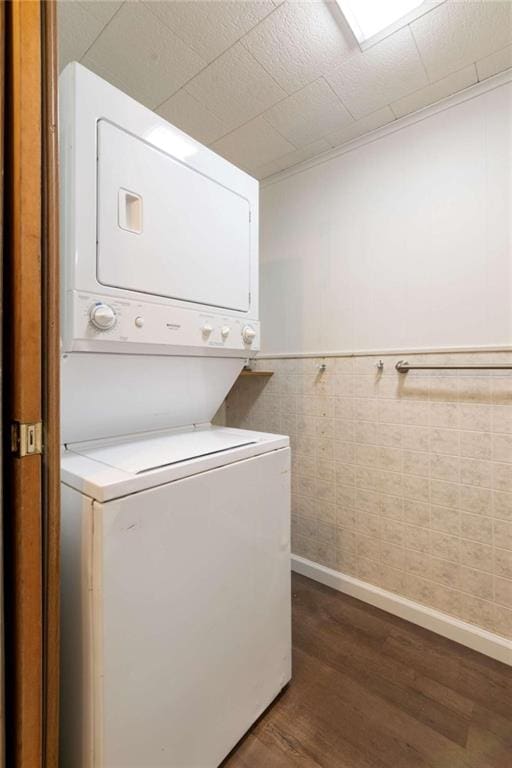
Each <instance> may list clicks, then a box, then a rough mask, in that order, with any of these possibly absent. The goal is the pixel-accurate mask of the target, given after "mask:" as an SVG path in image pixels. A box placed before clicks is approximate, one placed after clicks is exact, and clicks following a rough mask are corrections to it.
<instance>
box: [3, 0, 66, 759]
mask: <svg viewBox="0 0 512 768" xmlns="http://www.w3.org/2000/svg"><path fill="white" fill-rule="evenodd" d="M3 6H4V8H3V11H4V13H5V36H6V45H5V63H6V75H7V76H6V78H5V79H4V82H5V89H6V110H5V123H4V125H5V128H6V131H5V133H6V144H5V147H6V174H5V200H6V203H5V206H4V211H5V229H4V231H3V233H2V235H3V249H4V250H3V256H4V259H3V261H4V285H3V310H4V315H3V317H4V322H3V363H4V365H3V370H4V372H7V375H5V374H4V382H3V383H4V397H3V420H2V427H3V429H2V432H3V435H4V454H3V480H4V483H3V489H4V499H3V522H4V533H5V539H4V541H5V548H4V553H5V565H4V575H5V618H6V646H5V652H6V683H7V685H6V718H7V728H6V759H7V765H9V766H13V768H43V767H44V768H57V759H58V758H57V753H58V749H57V743H58V733H57V728H58V666H59V664H58V626H59V617H58V604H59V571H58V560H59V484H60V478H59V405H58V404H59V388H58V377H59V325H58V317H59V290H58V184H57V178H58V170H57V112H56V104H57V66H56V56H57V41H56V8H55V2H54V0H10V1H9V2H7V3H3ZM7 320H8V321H7ZM27 423H30V424H38V423H42V428H43V449H42V453H41V454H39V453H37V452H36V453H32V454H29V455H24V456H19V455H18V454H17V451H16V448H17V447H18V446H17V445H16V441H14V443H13V442H11V443H10V442H9V441H8V440H7V439H6V436H7V435H8V433H9V432H10V431H11V425H15V424H27ZM13 434H15V433H13Z"/></svg>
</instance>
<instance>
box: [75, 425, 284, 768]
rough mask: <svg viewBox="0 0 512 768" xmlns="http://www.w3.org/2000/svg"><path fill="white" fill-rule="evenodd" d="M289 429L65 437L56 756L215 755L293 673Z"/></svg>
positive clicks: (160, 758) (183, 758) (151, 761)
mask: <svg viewBox="0 0 512 768" xmlns="http://www.w3.org/2000/svg"><path fill="white" fill-rule="evenodd" d="M289 472H290V457H289V449H288V448H287V440H286V439H285V438H282V437H278V436H275V435H262V434H259V433H253V432H245V431H241V430H230V429H223V428H211V427H206V428H202V429H195V430H180V431H175V432H173V431H169V432H163V433H154V434H150V435H144V436H143V437H140V436H139V437H135V438H129V439H122V440H114V441H110V440H101V441H97V442H92V443H79V444H78V445H75V444H73V445H69V446H68V450H67V452H66V455H65V457H64V460H63V464H62V480H63V483H64V486H63V507H64V510H65V514H64V515H63V519H62V545H63V549H64V552H65V557H64V558H63V565H62V583H63V590H62V611H63V614H64V616H65V617H66V626H67V631H66V632H64V634H63V645H62V657H63V666H62V675H63V680H64V692H65V693H64V701H63V706H64V709H63V768H64V766H69V768H72V767H73V768H77V767H78V766H100V765H101V766H109V767H110V766H111V767H112V768H114V766H115V767H116V768H121V767H122V768H128V766H137V767H138V768H142V766H144V768H146V766H148V767H149V766H172V768H185V766H186V767H187V768H202V767H203V766H204V767H205V768H206V767H207V766H208V767H210V766H217V765H218V764H219V763H220V762H221V761H222V759H223V758H224V757H225V755H226V754H227V753H228V752H229V751H230V750H231V749H232V747H233V746H234V745H235V744H236V742H237V741H238V740H239V739H240V737H241V736H242V734H243V733H244V732H245V731H246V730H247V728H249V726H250V725H251V723H253V722H254V721H255V720H256V718H257V717H258V716H259V715H260V714H261V713H262V711H263V710H264V709H265V708H266V707H267V706H268V704H269V703H270V702H271V701H272V700H273V698H274V697H275V696H276V695H277V694H278V693H279V691H280V690H281V688H282V687H283V686H284V685H285V684H286V683H287V681H288V680H289V678H290V623H289V602H290V583H289V580H290V551H289V515H288V508H289V486H290V483H289V480H290V478H289Z"/></svg>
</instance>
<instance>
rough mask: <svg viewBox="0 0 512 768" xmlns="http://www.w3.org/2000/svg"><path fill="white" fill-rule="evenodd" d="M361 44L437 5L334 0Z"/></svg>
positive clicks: (408, 0) (420, 0)
mask: <svg viewBox="0 0 512 768" xmlns="http://www.w3.org/2000/svg"><path fill="white" fill-rule="evenodd" d="M336 2H337V3H338V5H339V7H340V8H341V11H342V13H343V15H344V16H345V19H346V20H347V22H348V24H349V26H350V28H351V29H352V31H353V33H354V35H355V37H356V40H357V41H358V43H359V45H360V46H361V47H362V48H366V47H368V46H369V45H373V43H376V42H378V41H379V40H381V39H382V38H384V37H386V36H387V35H389V34H391V33H392V32H395V31H396V30H397V29H400V28H401V27H403V26H405V25H406V24H409V23H410V22H411V21H413V20H414V19H417V18H418V16H422V15H423V14H424V13H426V12H427V11H430V10H432V8H435V6H436V5H441V2H440V1H438V2H435V1H434V2H433V1H432V0H430V1H429V0H427V2H425V0H336Z"/></svg>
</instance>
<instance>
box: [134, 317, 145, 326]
mask: <svg viewBox="0 0 512 768" xmlns="http://www.w3.org/2000/svg"><path fill="white" fill-rule="evenodd" d="M134 323H135V325H136V326H137V328H142V327H143V326H144V318H143V317H142V315H137V317H136V318H135V320H134Z"/></svg>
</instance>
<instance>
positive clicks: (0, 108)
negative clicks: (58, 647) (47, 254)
mask: <svg viewBox="0 0 512 768" xmlns="http://www.w3.org/2000/svg"><path fill="white" fill-rule="evenodd" d="M5 65H6V56H5V3H0V83H5ZM4 152H5V88H0V237H1V241H0V243H1V244H0V296H1V295H2V292H3V263H4V257H5V245H6V243H5V237H4V177H5V163H4V160H5V157H4ZM1 304H2V302H1V301H0V323H3V315H2V310H3V307H2V306H1ZM2 346H3V341H2V338H1V336H0V355H1V351H2ZM0 359H1V357H0ZM3 389H4V376H3V372H1V371H0V402H3V396H4V393H3ZM4 429H5V426H4V424H3V423H2V425H1V429H0V433H1V434H2V436H3V432H4ZM3 452H4V448H3V440H2V442H1V443H0V459H1V460H2V464H3ZM3 495H4V489H3V478H2V477H1V476H0V505H1V506H0V509H1V510H2V512H1V516H2V522H1V523H0V768H5V596H4V595H5V591H4V563H5V555H4V531H3V519H4V514H5V509H4V504H3Z"/></svg>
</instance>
